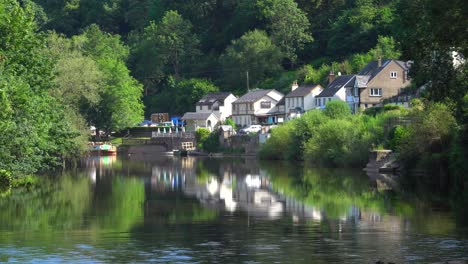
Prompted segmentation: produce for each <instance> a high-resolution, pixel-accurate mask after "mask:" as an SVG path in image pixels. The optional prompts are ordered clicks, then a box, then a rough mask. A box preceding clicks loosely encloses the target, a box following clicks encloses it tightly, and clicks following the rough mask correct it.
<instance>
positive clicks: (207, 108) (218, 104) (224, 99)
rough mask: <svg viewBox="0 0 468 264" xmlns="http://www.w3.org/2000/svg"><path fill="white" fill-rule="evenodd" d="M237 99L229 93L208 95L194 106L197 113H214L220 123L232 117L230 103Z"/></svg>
mask: <svg viewBox="0 0 468 264" xmlns="http://www.w3.org/2000/svg"><path fill="white" fill-rule="evenodd" d="M235 100H237V97H236V96H234V95H233V94H232V93H229V92H219V93H209V94H206V95H205V96H203V97H202V98H201V99H200V100H199V101H198V102H197V104H196V109H195V111H196V112H197V113H214V114H215V115H216V116H217V117H218V118H219V120H220V121H221V122H223V121H224V120H226V118H228V117H230V116H231V115H232V102H234V101H235Z"/></svg>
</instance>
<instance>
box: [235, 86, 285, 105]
mask: <svg viewBox="0 0 468 264" xmlns="http://www.w3.org/2000/svg"><path fill="white" fill-rule="evenodd" d="M272 91H276V90H274V89H269V90H254V91H251V92H249V93H246V94H244V95H243V96H241V97H240V98H239V99H237V100H236V101H234V102H233V104H238V103H254V102H256V101H258V100H260V99H262V98H263V97H264V96H265V95H268V94H269V93H270V92H272ZM276 92H277V93H279V94H281V93H280V92H278V91H276ZM281 95H282V94H281Z"/></svg>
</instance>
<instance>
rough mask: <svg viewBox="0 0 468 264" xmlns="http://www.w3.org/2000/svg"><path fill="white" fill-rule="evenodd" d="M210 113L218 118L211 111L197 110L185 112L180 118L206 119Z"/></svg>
mask: <svg viewBox="0 0 468 264" xmlns="http://www.w3.org/2000/svg"><path fill="white" fill-rule="evenodd" d="M211 115H213V116H214V117H216V118H218V117H217V116H216V115H215V114H213V113H197V112H187V113H185V114H184V116H183V117H182V118H181V119H182V120H207V119H208V118H209V117H210V116H211Z"/></svg>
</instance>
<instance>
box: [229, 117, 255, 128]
mask: <svg viewBox="0 0 468 264" xmlns="http://www.w3.org/2000/svg"><path fill="white" fill-rule="evenodd" d="M252 117H253V116H252V115H235V116H232V120H233V121H234V123H235V124H237V125H240V126H250V125H252V124H253V122H252Z"/></svg>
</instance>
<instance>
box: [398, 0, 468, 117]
mask: <svg viewBox="0 0 468 264" xmlns="http://www.w3.org/2000/svg"><path fill="white" fill-rule="evenodd" d="M463 6H464V3H463V1H459V0H451V1H441V0H418V1H409V2H408V1H402V2H401V3H400V5H399V12H400V13H401V18H400V19H399V21H398V22H399V26H400V28H401V29H402V30H401V31H400V34H399V38H400V39H402V40H404V43H403V54H404V56H405V57H408V58H411V59H413V60H414V62H415V63H414V65H413V67H412V69H411V72H410V74H411V75H412V76H413V78H414V81H413V82H414V83H415V85H416V86H422V85H425V86H426V89H427V93H428V96H429V98H430V99H432V100H435V101H445V102H451V103H455V105H457V107H456V108H457V116H459V117H460V116H461V113H460V109H461V108H462V107H461V105H462V104H463V102H462V98H463V95H464V94H465V93H466V87H467V85H468V83H467V80H468V69H467V67H468V65H467V63H466V58H467V56H468V40H467V39H468V34H467V32H466V25H467V23H468V11H467V9H466V8H463Z"/></svg>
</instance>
